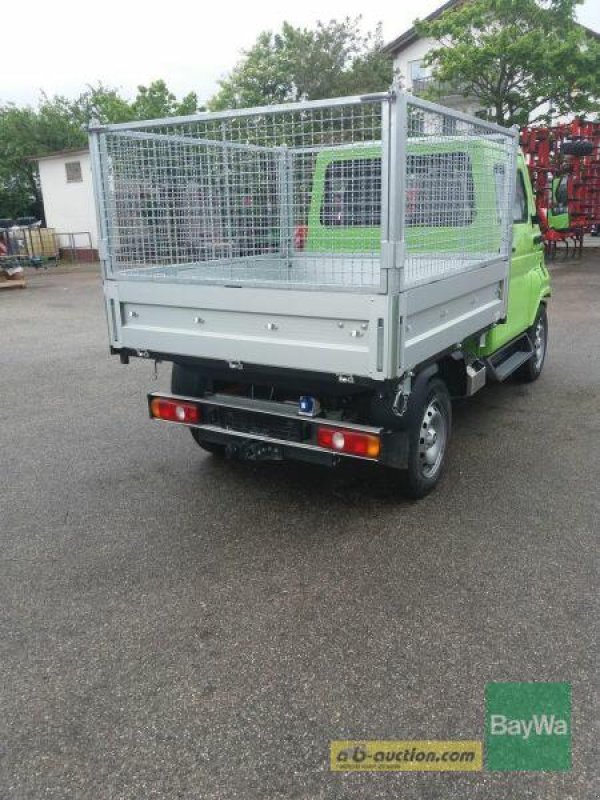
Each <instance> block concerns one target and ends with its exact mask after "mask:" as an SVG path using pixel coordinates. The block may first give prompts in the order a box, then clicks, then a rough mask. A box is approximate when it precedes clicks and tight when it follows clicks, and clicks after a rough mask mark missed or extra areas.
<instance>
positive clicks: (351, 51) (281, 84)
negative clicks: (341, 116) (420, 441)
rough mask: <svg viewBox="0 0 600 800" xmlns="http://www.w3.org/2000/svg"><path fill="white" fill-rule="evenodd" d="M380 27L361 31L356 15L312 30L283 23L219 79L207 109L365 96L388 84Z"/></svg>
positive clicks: (389, 67) (388, 65)
mask: <svg viewBox="0 0 600 800" xmlns="http://www.w3.org/2000/svg"><path fill="white" fill-rule="evenodd" d="M382 47H383V41H382V37H381V28H380V27H377V29H376V30H375V31H374V32H373V33H368V34H363V33H361V31H360V17H359V18H357V19H350V18H346V19H344V20H342V21H341V22H340V21H336V20H331V21H330V22H328V23H323V22H319V23H317V25H316V27H315V28H313V29H309V28H296V27H294V26H293V25H290V24H289V23H288V22H284V23H283V26H282V28H281V31H279V32H278V33H272V32H270V31H265V32H263V33H261V34H260V35H259V36H258V38H257V40H256V42H255V44H254V45H253V46H252V47H251V48H250V50H248V51H246V52H245V53H244V54H243V58H242V59H241V61H240V62H239V63H238V64H237V65H236V66H235V67H234V68H233V70H232V71H231V73H230V74H229V75H228V76H227V77H226V78H224V79H223V80H221V81H220V82H219V86H220V88H219V91H218V92H217V94H216V95H215V96H214V97H213V98H212V99H211V100H210V102H209V108H210V109H211V110H221V109H225V108H244V107H248V106H258V105H266V104H269V103H286V102H293V101H297V100H318V99H321V98H324V97H336V96H343V95H348V94H363V93H367V92H373V91H381V90H385V89H387V88H388V86H389V85H390V83H391V81H392V63H391V59H390V58H389V56H387V55H386V54H385V53H383V52H382Z"/></svg>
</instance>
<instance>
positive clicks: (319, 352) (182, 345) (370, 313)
mask: <svg viewBox="0 0 600 800" xmlns="http://www.w3.org/2000/svg"><path fill="white" fill-rule="evenodd" d="M105 294H106V295H107V299H108V302H109V303H111V304H113V306H112V307H113V309H114V310H113V312H112V313H113V315H114V318H115V319H116V323H115V330H114V331H113V333H114V336H115V337H116V339H115V340H114V341H117V342H118V344H117V345H116V346H118V347H122V348H127V349H131V350H141V351H149V352H153V353H164V354H170V355H180V356H189V357H196V358H199V359H215V360H220V361H230V362H241V363H242V364H244V363H249V364H259V365H263V366H266V367H267V366H270V367H282V368H287V369H298V370H308V371H315V372H324V373H329V374H332V375H340V374H342V375H353V376H356V377H359V376H360V377H370V378H372V379H375V380H383V379H384V378H387V377H393V376H394V375H395V374H396V365H395V363H393V362H392V360H391V359H390V353H392V352H393V350H394V341H395V335H396V334H397V326H394V329H392V325H391V314H392V313H393V305H392V304H391V303H390V297H389V296H388V295H380V294H375V293H373V294H358V293H357V294H354V293H349V292H346V293H340V292H306V291H302V290H293V289H259V288H250V287H244V288H234V287H225V286H206V285H202V286H193V285H187V286H182V285H173V284H156V283H152V282H141V281H108V282H107V284H106V285H105Z"/></svg>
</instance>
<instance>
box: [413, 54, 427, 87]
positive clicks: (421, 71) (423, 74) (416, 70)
mask: <svg viewBox="0 0 600 800" xmlns="http://www.w3.org/2000/svg"><path fill="white" fill-rule="evenodd" d="M408 75H409V77H410V81H411V83H414V82H415V81H423V80H426V79H427V78H430V77H431V67H428V66H426V65H425V62H424V61H423V59H422V58H420V59H418V60H417V61H409V62H408Z"/></svg>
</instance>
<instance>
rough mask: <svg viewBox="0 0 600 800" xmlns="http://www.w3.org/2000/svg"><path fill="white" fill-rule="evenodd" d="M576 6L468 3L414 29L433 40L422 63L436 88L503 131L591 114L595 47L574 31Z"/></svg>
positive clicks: (529, 1) (599, 64)
mask: <svg viewBox="0 0 600 800" xmlns="http://www.w3.org/2000/svg"><path fill="white" fill-rule="evenodd" d="M581 2H582V0H468V2H465V3H462V4H460V5H458V6H457V7H455V8H453V9H450V10H448V11H446V12H445V13H444V14H442V16H441V17H439V18H438V19H436V20H433V21H430V22H418V21H417V22H416V23H415V25H416V28H417V31H418V32H419V34H420V35H421V36H423V37H431V38H433V39H435V40H436V43H437V44H436V46H435V47H434V48H433V50H431V51H430V53H429V54H428V56H427V61H428V63H429V64H431V65H433V67H434V75H435V76H436V77H437V78H439V80H440V81H441V82H448V83H451V84H454V85H455V86H458V87H460V91H461V92H462V94H464V95H465V96H469V95H470V96H475V97H477V98H478V99H479V101H480V102H481V104H482V106H483V107H484V108H487V109H490V117H491V118H492V119H493V120H494V121H496V122H498V123H500V124H504V125H511V124H515V123H516V124H524V123H526V122H528V121H535V120H536V119H541V118H542V117H547V116H548V110H547V109H548V104H549V103H550V104H551V107H552V111H553V112H554V114H557V115H558V114H566V113H586V112H588V111H591V110H594V109H597V107H598V98H599V97H600V44H599V43H598V41H597V40H596V39H594V38H593V37H592V36H591V35H590V34H589V32H587V31H586V30H585V29H584V28H582V27H581V26H580V25H578V24H577V22H576V20H575V11H576V8H577V6H578V5H579V4H580V3H581Z"/></svg>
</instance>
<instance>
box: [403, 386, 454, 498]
mask: <svg viewBox="0 0 600 800" xmlns="http://www.w3.org/2000/svg"><path fill="white" fill-rule="evenodd" d="M451 427H452V405H451V402H450V395H449V394H448V389H447V388H446V384H445V383H444V381H442V380H440V379H439V378H433V379H432V380H431V381H429V384H428V385H427V389H426V391H425V393H424V396H423V400H422V402H421V403H420V405H419V407H418V408H417V409H415V411H414V419H413V422H412V425H411V428H410V430H409V453H408V470H407V473H406V490H407V494H408V495H409V496H410V497H414V498H419V497H423V496H424V495H426V494H427V493H428V492H430V491H431V490H432V489H433V487H434V486H435V485H436V483H437V482H438V480H439V479H440V476H441V474H442V471H443V468H444V462H445V459H446V450H447V447H448V441H449V439H450V431H451Z"/></svg>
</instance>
